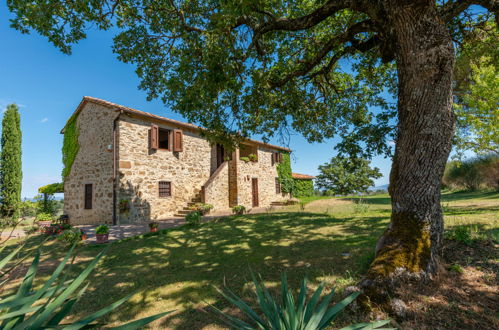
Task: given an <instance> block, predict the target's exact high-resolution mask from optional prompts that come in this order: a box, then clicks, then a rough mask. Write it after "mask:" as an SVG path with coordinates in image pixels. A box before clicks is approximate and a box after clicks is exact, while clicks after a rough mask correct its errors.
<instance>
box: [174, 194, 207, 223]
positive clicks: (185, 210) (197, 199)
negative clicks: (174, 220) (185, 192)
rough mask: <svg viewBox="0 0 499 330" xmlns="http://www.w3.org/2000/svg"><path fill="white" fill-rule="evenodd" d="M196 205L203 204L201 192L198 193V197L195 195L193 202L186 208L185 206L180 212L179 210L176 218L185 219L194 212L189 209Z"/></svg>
mask: <svg viewBox="0 0 499 330" xmlns="http://www.w3.org/2000/svg"><path fill="white" fill-rule="evenodd" d="M196 203H201V191H198V192H197V193H196V195H194V198H192V199H191V201H190V202H188V203H187V205H186V206H184V207H183V208H182V209H180V210H177V212H176V213H175V214H174V216H175V217H181V218H184V217H185V216H186V215H187V214H189V213H191V212H192V210H191V209H190V208H189V207H191V206H193V205H194V204H196Z"/></svg>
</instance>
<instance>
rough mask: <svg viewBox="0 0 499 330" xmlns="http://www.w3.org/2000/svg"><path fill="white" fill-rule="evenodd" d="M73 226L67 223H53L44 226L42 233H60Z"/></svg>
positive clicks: (50, 234)
mask: <svg viewBox="0 0 499 330" xmlns="http://www.w3.org/2000/svg"><path fill="white" fill-rule="evenodd" d="M70 228H71V226H70V225H67V224H56V223H53V224H51V225H50V226H44V227H42V233H43V234H45V235H48V236H53V235H59V234H60V233H62V232H63V231H65V230H68V229H70Z"/></svg>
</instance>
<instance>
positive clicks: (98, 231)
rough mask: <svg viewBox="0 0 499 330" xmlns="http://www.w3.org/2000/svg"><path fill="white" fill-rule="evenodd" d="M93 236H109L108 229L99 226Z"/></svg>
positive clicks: (104, 226)
mask: <svg viewBox="0 0 499 330" xmlns="http://www.w3.org/2000/svg"><path fill="white" fill-rule="evenodd" d="M95 234H97V235H103V234H109V227H108V226H107V225H100V226H99V227H97V228H95Z"/></svg>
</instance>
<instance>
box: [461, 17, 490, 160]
mask: <svg viewBox="0 0 499 330" xmlns="http://www.w3.org/2000/svg"><path fill="white" fill-rule="evenodd" d="M498 41H499V30H498V29H497V25H496V24H495V22H494V21H493V20H492V19H490V20H488V21H487V22H486V23H485V24H484V26H483V28H482V29H479V30H475V31H472V32H470V33H469V34H468V35H467V37H466V42H465V43H464V46H463V47H462V48H461V49H460V52H459V54H458V56H457V60H456V66H455V79H456V87H455V89H454V94H455V98H454V100H455V104H454V108H455V112H456V115H457V124H458V125H457V127H458V129H457V132H456V137H455V145H456V149H457V151H458V155H462V154H463V152H464V151H466V150H471V151H473V152H475V153H476V154H479V155H484V154H488V153H491V152H492V153H495V154H496V155H499V69H498V63H499V47H497V45H498Z"/></svg>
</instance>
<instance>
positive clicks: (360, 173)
mask: <svg viewBox="0 0 499 330" xmlns="http://www.w3.org/2000/svg"><path fill="white" fill-rule="evenodd" d="M319 171H320V174H319V175H318V176H317V180H316V184H317V186H318V187H319V188H322V189H325V190H328V191H332V192H333V193H334V194H337V195H349V194H354V193H362V192H366V191H367V189H368V188H369V187H371V186H373V185H374V181H373V180H372V179H377V178H380V177H381V176H382V175H381V173H380V172H379V169H378V168H377V167H375V168H371V167H369V161H368V160H366V159H363V158H346V157H342V156H336V157H333V158H331V161H330V162H329V163H326V164H324V165H320V166H319Z"/></svg>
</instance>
